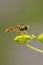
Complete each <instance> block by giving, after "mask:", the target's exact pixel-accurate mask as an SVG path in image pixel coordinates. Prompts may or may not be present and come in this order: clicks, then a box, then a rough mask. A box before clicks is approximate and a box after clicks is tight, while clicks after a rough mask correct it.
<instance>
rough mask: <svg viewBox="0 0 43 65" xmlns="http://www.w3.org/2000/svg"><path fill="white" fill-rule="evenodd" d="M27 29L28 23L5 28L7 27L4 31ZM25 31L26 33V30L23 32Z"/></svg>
mask: <svg viewBox="0 0 43 65" xmlns="http://www.w3.org/2000/svg"><path fill="white" fill-rule="evenodd" d="M27 29H29V25H24V24H21V25H18V26H16V27H10V28H7V29H6V30H5V32H11V31H15V32H24V31H27ZM25 33H26V32H25Z"/></svg>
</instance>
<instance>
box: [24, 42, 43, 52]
mask: <svg viewBox="0 0 43 65" xmlns="http://www.w3.org/2000/svg"><path fill="white" fill-rule="evenodd" d="M25 45H26V46H27V47H29V48H31V49H33V50H34V51H37V52H40V53H43V50H40V49H37V48H35V47H33V46H31V45H30V44H28V43H26V44H25Z"/></svg>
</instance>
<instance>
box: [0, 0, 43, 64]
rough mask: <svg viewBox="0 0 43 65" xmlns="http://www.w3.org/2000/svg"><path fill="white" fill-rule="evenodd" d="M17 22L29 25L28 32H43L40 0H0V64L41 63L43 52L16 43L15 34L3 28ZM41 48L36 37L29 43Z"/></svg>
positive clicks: (42, 12)
mask: <svg viewBox="0 0 43 65" xmlns="http://www.w3.org/2000/svg"><path fill="white" fill-rule="evenodd" d="M19 24H28V25H30V31H29V32H30V33H31V34H35V35H36V36H38V35H39V34H41V33H43V1H42V0H0V65H43V54H40V53H38V52H35V51H33V50H32V49H29V48H27V47H25V46H23V45H19V44H17V43H16V42H15V41H14V40H13V38H14V37H15V34H14V33H13V32H11V33H10V34H8V33H5V29H6V28H9V27H12V26H16V25H19ZM30 44H31V45H33V46H34V47H37V48H40V49H43V44H41V43H40V42H39V41H38V40H37V39H36V40H34V41H32V42H31V43H30Z"/></svg>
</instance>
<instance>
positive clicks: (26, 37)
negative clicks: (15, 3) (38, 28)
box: [14, 34, 43, 53]
mask: <svg viewBox="0 0 43 65" xmlns="http://www.w3.org/2000/svg"><path fill="white" fill-rule="evenodd" d="M36 38H37V37H36V36H35V35H32V36H30V35H27V34H22V35H19V36H16V37H15V38H14V40H15V41H16V42H18V43H19V44H24V45H25V46H27V47H29V48H31V49H33V50H34V51H37V52H40V53H43V50H40V49H37V48H35V47H33V46H31V45H30V44H29V43H28V42H30V41H32V40H34V39H36ZM38 40H39V41H41V42H43V34H41V35H39V36H38Z"/></svg>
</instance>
